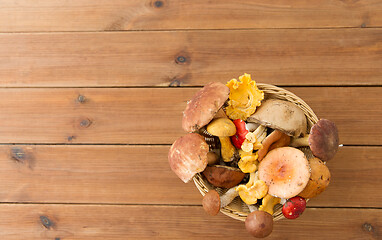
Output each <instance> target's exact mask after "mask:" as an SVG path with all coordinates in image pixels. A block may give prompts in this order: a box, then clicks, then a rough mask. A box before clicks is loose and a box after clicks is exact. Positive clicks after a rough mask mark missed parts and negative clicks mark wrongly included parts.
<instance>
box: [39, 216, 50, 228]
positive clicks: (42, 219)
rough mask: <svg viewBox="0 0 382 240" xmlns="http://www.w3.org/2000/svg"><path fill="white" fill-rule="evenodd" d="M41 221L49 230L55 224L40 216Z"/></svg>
mask: <svg viewBox="0 0 382 240" xmlns="http://www.w3.org/2000/svg"><path fill="white" fill-rule="evenodd" d="M40 221H41V223H42V225H43V226H44V227H45V228H47V229H50V228H51V227H53V222H52V221H51V220H50V219H49V218H48V217H46V216H40Z"/></svg>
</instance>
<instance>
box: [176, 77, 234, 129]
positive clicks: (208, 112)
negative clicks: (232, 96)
mask: <svg viewBox="0 0 382 240" xmlns="http://www.w3.org/2000/svg"><path fill="white" fill-rule="evenodd" d="M228 95H229V88H228V87H227V86H226V85H224V84H223V83H220V82H211V83H209V84H207V85H206V86H204V87H203V88H202V89H200V90H199V91H198V92H197V93H196V94H195V95H194V97H193V98H192V99H191V100H190V101H189V102H188V103H187V106H186V109H185V110H184V112H183V121H182V127H183V129H184V130H185V131H186V132H195V131H197V130H199V129H200V128H201V127H203V126H204V125H206V124H207V123H209V122H210V121H211V120H212V118H213V117H214V116H215V114H216V113H217V111H218V110H219V109H220V108H221V107H222V106H223V104H224V102H225V101H226V100H227V99H228Z"/></svg>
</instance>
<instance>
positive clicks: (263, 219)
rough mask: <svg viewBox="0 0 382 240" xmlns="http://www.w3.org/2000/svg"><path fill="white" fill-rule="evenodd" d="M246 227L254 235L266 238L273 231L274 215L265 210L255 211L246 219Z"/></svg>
mask: <svg viewBox="0 0 382 240" xmlns="http://www.w3.org/2000/svg"><path fill="white" fill-rule="evenodd" d="M245 228H246V229H247V231H248V232H249V233H250V234H251V235H252V236H254V237H257V238H264V237H266V236H268V235H269V234H271V233H272V230H273V217H272V215H271V214H269V213H267V212H265V211H254V212H251V213H250V214H248V217H247V218H246V219H245Z"/></svg>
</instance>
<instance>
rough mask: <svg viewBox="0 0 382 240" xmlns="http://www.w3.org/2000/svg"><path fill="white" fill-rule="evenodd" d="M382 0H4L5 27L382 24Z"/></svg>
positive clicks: (1, 22)
mask: <svg viewBox="0 0 382 240" xmlns="http://www.w3.org/2000/svg"><path fill="white" fill-rule="evenodd" d="M381 15H382V3H381V1H379V0H361V1H329V0H323V1H320V2H319V3H311V2H310V1H293V2H291V1H287V0H281V1H265V0H256V1H250V0H242V1H239V2H238V1H234V0H220V1H218V0H213V1H209V2H206V1H203V0H195V1H192V2H189V1H166V0H158V1H156V0H152V1H139V0H129V1H123V0H113V1H107V0H93V1H91V0H68V1H65V2H62V1H60V0H50V1H46V0H36V1H33V3H32V2H30V1H26V0H23V1H17V2H15V1H12V0H3V1H2V7H1V9H0V29H1V31H9V32H20V31H27V32H30V31H103V30H106V31H109V30H112V31H113V30H144V29H198V28H199V29H211V28H212V29H229V28H235V29H238V28H239V29H240V28H309V27H314V28H322V27H380V26H382V17H381Z"/></svg>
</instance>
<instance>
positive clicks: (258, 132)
mask: <svg viewBox="0 0 382 240" xmlns="http://www.w3.org/2000/svg"><path fill="white" fill-rule="evenodd" d="M266 130H267V128H266V127H264V126H262V125H260V126H259V127H258V128H256V130H255V131H254V132H253V133H254V134H255V136H256V138H259V137H260V136H261V135H262V134H263V133H264V132H266Z"/></svg>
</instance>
